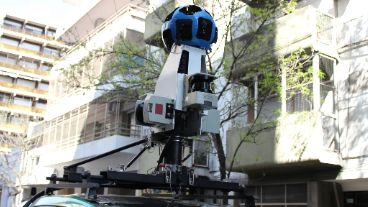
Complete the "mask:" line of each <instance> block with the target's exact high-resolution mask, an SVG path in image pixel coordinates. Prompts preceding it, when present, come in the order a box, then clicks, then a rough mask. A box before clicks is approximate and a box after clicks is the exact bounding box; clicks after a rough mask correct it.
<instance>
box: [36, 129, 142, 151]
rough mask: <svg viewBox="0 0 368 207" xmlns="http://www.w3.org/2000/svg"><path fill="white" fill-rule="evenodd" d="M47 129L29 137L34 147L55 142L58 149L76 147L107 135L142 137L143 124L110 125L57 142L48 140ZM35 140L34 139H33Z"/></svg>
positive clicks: (60, 139) (59, 139)
mask: <svg viewBox="0 0 368 207" xmlns="http://www.w3.org/2000/svg"><path fill="white" fill-rule="evenodd" d="M46 133H48V132H47V130H44V129H42V128H40V130H38V132H36V133H35V134H33V136H32V137H31V138H30V139H29V142H30V143H34V146H33V147H41V146H47V145H49V144H54V145H55V148H56V149H57V150H63V149H66V148H70V147H76V146H78V145H80V144H84V143H88V142H92V141H96V140H100V139H103V138H106V137H110V136H114V135H121V136H126V137H130V138H140V137H142V136H143V135H142V126H136V125H130V126H128V125H123V124H120V125H116V126H110V127H109V128H105V129H103V130H100V131H96V130H95V131H92V132H89V133H84V132H81V133H80V134H78V135H75V136H68V137H64V138H58V139H57V140H56V141H55V142H50V140H47V136H46ZM32 140H33V141H32Z"/></svg>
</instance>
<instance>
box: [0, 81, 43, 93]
mask: <svg viewBox="0 0 368 207" xmlns="http://www.w3.org/2000/svg"><path fill="white" fill-rule="evenodd" d="M0 87H6V88H10V89H17V90H20V91H27V92H31V93H36V94H40V95H47V94H48V91H44V90H40V89H35V88H30V87H26V86H20V85H16V84H13V83H4V82H0Z"/></svg>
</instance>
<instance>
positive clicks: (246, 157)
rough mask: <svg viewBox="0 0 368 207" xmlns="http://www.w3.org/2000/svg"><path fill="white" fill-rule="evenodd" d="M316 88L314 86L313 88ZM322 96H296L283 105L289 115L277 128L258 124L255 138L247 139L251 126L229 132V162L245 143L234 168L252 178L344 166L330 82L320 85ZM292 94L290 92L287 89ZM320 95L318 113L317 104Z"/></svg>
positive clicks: (336, 168) (314, 94) (280, 119)
mask: <svg viewBox="0 0 368 207" xmlns="http://www.w3.org/2000/svg"><path fill="white" fill-rule="evenodd" d="M310 87H312V86H310ZM319 90H320V93H312V94H311V95H303V94H296V95H295V96H293V97H292V98H290V99H288V100H286V101H284V102H283V104H285V105H286V106H285V107H284V108H285V110H286V111H285V112H284V113H283V115H281V116H280V117H279V118H277V124H276V125H274V126H273V127H271V128H270V127H269V125H268V127H267V129H264V130H261V129H263V128H265V127H264V125H263V124H259V125H257V126H256V127H255V128H253V130H252V132H254V131H256V132H257V131H258V133H257V134H255V135H254V136H253V137H251V138H249V137H246V135H247V133H248V131H249V129H250V126H247V127H243V128H231V129H230V130H228V131H227V144H226V147H227V150H226V151H227V153H228V155H230V156H228V157H227V159H228V160H227V163H228V164H230V162H231V161H232V160H231V159H232V155H233V154H234V151H235V149H236V147H237V145H238V144H239V142H240V141H241V140H244V143H243V144H242V146H241V147H240V149H239V151H238V154H237V156H236V157H235V162H234V166H233V170H234V171H240V172H244V171H245V172H247V173H248V174H249V176H260V175H262V174H267V175H280V174H283V175H296V174H298V173H305V172H309V173H314V172H321V171H329V172H331V171H333V172H335V171H336V170H338V169H339V168H340V166H341V158H340V153H339V149H340V147H339V144H340V143H339V141H338V138H337V137H338V134H337V126H336V124H335V119H336V117H335V116H334V105H335V104H334V98H333V94H334V88H333V87H331V85H330V81H327V82H322V83H321V84H320V89H319ZM286 92H289V90H286ZM314 96H320V100H321V102H322V103H321V104H320V106H317V107H318V110H316V109H315V107H316V106H315V104H314V102H313V97H314ZM266 124H267V123H266Z"/></svg>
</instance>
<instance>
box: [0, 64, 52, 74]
mask: <svg viewBox="0 0 368 207" xmlns="http://www.w3.org/2000/svg"><path fill="white" fill-rule="evenodd" d="M0 67H4V68H11V69H14V70H20V71H23V72H27V73H33V74H37V75H42V76H48V75H49V71H44V70H40V69H32V68H27V67H22V66H20V65H15V64H11V63H5V62H0Z"/></svg>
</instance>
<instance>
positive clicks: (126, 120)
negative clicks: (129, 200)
mask: <svg viewBox="0 0 368 207" xmlns="http://www.w3.org/2000/svg"><path fill="white" fill-rule="evenodd" d="M146 7H147V5H146V3H145V2H144V1H139V0H137V1H130V0H126V1H114V2H112V1H110V0H101V1H99V2H98V3H97V4H96V5H95V6H94V7H93V8H91V9H90V10H89V11H88V12H87V13H86V14H85V15H83V16H82V17H81V18H80V19H79V20H77V21H76V22H75V23H74V24H73V25H72V26H71V27H70V28H69V29H67V30H66V31H65V32H64V33H63V34H61V36H60V37H59V39H60V40H61V41H64V42H67V43H68V44H69V45H71V47H70V48H69V49H68V50H67V51H65V54H64V56H63V59H62V60H60V61H58V62H57V63H56V64H55V65H54V67H53V69H52V70H51V75H50V87H49V93H50V96H51V97H53V99H52V100H51V101H50V102H49V103H48V106H47V110H46V112H45V120H44V121H43V122H40V123H35V124H33V125H34V126H33V127H31V129H30V130H29V131H28V138H29V139H30V140H35V141H34V142H33V143H37V144H35V146H34V148H33V149H32V150H30V151H29V152H28V158H29V159H31V160H35V162H28V163H27V165H28V166H25V167H27V169H29V170H27V175H26V176H24V179H23V182H22V185H23V186H24V189H25V190H24V193H23V198H27V197H29V196H31V195H32V194H34V193H36V192H38V191H39V190H40V189H42V185H44V184H47V183H48V181H47V180H46V177H47V176H50V175H51V174H56V175H57V176H62V175H63V167H64V166H66V165H69V164H72V163H75V162H77V161H80V160H82V159H85V158H89V157H91V156H95V155H98V154H101V153H104V152H107V151H110V150H113V149H116V148H118V147H121V146H123V145H126V144H129V143H132V142H134V141H137V139H138V138H140V137H141V135H140V132H141V130H140V128H138V127H136V126H135V125H134V118H132V116H133V113H134V106H135V100H132V99H131V96H129V95H128V93H126V92H124V91H118V92H116V91H115V92H111V91H109V89H110V86H109V85H105V86H99V88H97V87H85V86H87V85H84V84H89V83H87V81H86V80H87V79H88V77H86V76H85V74H90V73H93V74H94V75H95V76H96V77H98V76H99V75H101V74H102V73H104V72H105V71H106V70H107V67H108V64H109V58H110V57H109V56H101V57H99V58H96V59H94V60H93V61H92V62H91V64H89V65H88V67H83V72H81V74H84V75H81V76H80V80H81V84H82V85H81V87H78V88H73V87H71V86H70V84H68V82H69V81H70V79H68V77H66V76H65V73H64V71H65V70H70V65H72V64H76V63H78V62H79V61H80V60H82V59H83V58H84V57H87V56H88V54H89V53H90V52H91V51H94V50H98V49H109V48H110V49H111V46H113V45H114V44H115V42H117V41H120V40H121V39H124V40H126V41H130V42H137V43H141V42H142V38H143V32H144V27H145V25H144V19H145V17H146ZM142 46H144V45H142ZM96 81H97V80H96ZM138 151H139V147H136V148H132V149H129V150H126V151H123V152H119V153H116V154H114V155H111V156H109V157H107V158H104V159H101V160H96V161H95V162H92V163H89V164H86V165H83V166H82V167H84V168H85V169H86V170H89V171H90V172H91V173H94V174H98V173H99V171H101V170H104V169H120V167H121V165H123V164H126V163H128V161H129V160H130V159H131V158H132V157H134V155H136V154H137V153H138ZM128 170H129V171H136V170H137V164H135V165H133V166H131V167H130V168H129V169H128ZM113 190H114V189H105V193H112V191H113ZM100 191H101V189H100V190H99V193H103V190H102V191H101V192H100ZM78 192H79V193H80V192H81V189H78V188H76V189H69V190H65V191H64V192H63V191H60V192H58V193H67V194H70V193H78ZM114 192H115V191H114ZM115 193H119V192H115ZM125 193H134V192H125Z"/></svg>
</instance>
